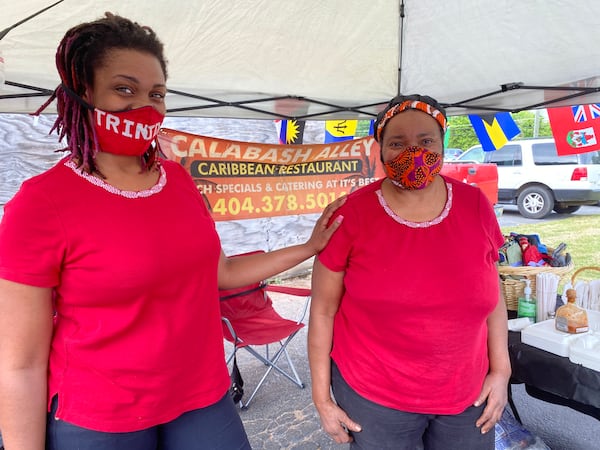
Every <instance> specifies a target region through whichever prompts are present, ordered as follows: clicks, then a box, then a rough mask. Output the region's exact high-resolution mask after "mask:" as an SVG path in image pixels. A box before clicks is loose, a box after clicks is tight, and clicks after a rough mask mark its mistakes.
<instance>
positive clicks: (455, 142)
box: [446, 111, 552, 150]
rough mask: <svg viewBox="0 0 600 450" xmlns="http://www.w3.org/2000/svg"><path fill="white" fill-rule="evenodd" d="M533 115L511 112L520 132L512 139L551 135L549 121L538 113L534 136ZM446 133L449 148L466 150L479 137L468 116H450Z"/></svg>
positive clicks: (477, 140) (532, 112)
mask: <svg viewBox="0 0 600 450" xmlns="http://www.w3.org/2000/svg"><path fill="white" fill-rule="evenodd" d="M535 116H536V113H535V112H534V111H521V112H518V113H513V114H512V117H513V119H514V120H515V122H516V123H517V125H518V127H519V129H520V130H521V133H519V134H518V135H517V136H516V137H515V138H514V139H521V138H530V137H552V130H551V129H550V123H549V122H548V118H547V117H546V115H545V114H542V113H540V114H539V116H538V132H537V135H536V136H534V128H535V120H536V119H535ZM447 132H448V133H450V135H449V137H447V138H446V142H447V147H449V148H460V149H463V150H467V149H469V148H471V147H472V146H474V145H478V144H479V139H477V136H476V135H475V131H474V130H473V126H472V125H471V121H470V120H469V117H468V116H452V117H450V118H449V119H448V131H447Z"/></svg>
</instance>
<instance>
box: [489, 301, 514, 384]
mask: <svg viewBox="0 0 600 450" xmlns="http://www.w3.org/2000/svg"><path fill="white" fill-rule="evenodd" d="M507 320H508V317H507V313H506V305H505V302H504V299H503V298H502V297H500V298H499V301H498V305H497V306H496V308H495V309H494V311H493V312H492V314H491V315H490V316H489V317H488V320H487V325H488V358H489V361H490V372H495V373H499V374H502V375H503V376H505V377H506V379H507V380H508V378H510V374H511V367H510V358H509V356H508V326H507Z"/></svg>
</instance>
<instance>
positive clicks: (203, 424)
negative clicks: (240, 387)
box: [46, 393, 251, 450]
mask: <svg viewBox="0 0 600 450" xmlns="http://www.w3.org/2000/svg"><path fill="white" fill-rule="evenodd" d="M57 405H58V402H57V399H56V397H55V398H54V400H53V402H52V410H51V411H50V413H49V414H48V421H47V429H46V450H204V449H207V450H208V449H210V450H213V449H223V450H230V449H231V450H233V449H240V450H242V449H243V450H250V449H251V447H250V443H249V442H248V437H247V436H246V432H245V431H244V426H243V425H242V421H241V419H240V416H239V414H238V412H237V409H236V407H235V405H234V404H233V401H232V400H231V397H230V396H229V393H227V394H225V396H224V397H223V398H222V399H221V400H219V401H218V402H217V403H215V404H214V405H210V406H208V407H206V408H201V409H196V410H194V411H189V412H187V413H184V414H182V415H181V416H179V417H178V418H176V419H175V420H172V421H171V422H168V423H165V424H161V425H158V426H155V427H152V428H147V429H145V430H140V431H133V432H130V433H103V432H100V431H93V430H89V429H86V428H82V427H78V426H76V425H73V424H71V423H68V422H65V421H63V420H57V419H55V418H54V414H55V412H56V408H57Z"/></svg>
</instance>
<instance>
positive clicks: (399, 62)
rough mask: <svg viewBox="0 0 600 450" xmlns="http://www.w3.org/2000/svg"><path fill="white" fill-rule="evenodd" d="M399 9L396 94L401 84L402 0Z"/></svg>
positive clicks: (398, 93)
mask: <svg viewBox="0 0 600 450" xmlns="http://www.w3.org/2000/svg"><path fill="white" fill-rule="evenodd" d="M398 7H399V11H398V15H399V17H400V26H399V27H398V49H399V56H398V87H397V92H396V94H397V95H400V94H401V92H400V91H401V86H402V53H403V52H402V50H403V44H404V39H403V34H404V0H400V4H399V5H398Z"/></svg>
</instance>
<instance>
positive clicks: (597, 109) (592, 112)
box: [571, 103, 600, 122]
mask: <svg viewBox="0 0 600 450" xmlns="http://www.w3.org/2000/svg"><path fill="white" fill-rule="evenodd" d="M586 106H587V107H588V108H589V120H594V119H597V118H598V117H600V103H591V104H589V105H575V106H571V111H573V122H587V121H588V111H587V110H586Z"/></svg>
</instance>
